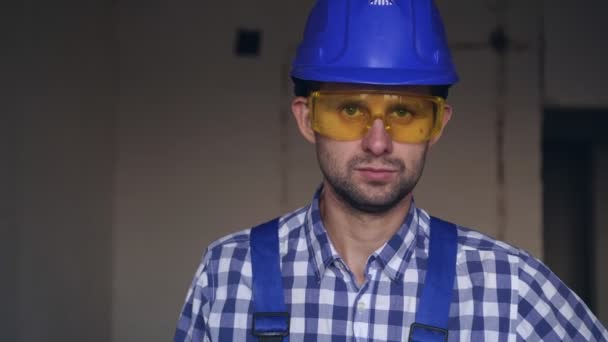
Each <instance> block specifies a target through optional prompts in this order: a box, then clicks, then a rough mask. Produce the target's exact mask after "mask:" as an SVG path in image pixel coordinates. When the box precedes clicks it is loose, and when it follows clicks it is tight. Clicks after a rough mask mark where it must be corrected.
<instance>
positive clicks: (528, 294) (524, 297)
mask: <svg viewBox="0 0 608 342" xmlns="http://www.w3.org/2000/svg"><path fill="white" fill-rule="evenodd" d="M518 291H519V303H518V320H517V321H518V324H517V327H516V329H517V337H518V340H519V341H608V333H607V332H606V329H605V328H604V327H603V326H602V324H601V323H600V322H599V320H598V319H597V318H596V317H595V316H594V315H593V313H592V312H591V311H590V310H589V308H588V307H587V306H586V305H585V303H584V302H583V301H582V300H581V299H580V298H579V297H578V296H577V295H576V294H575V293H574V292H573V291H572V290H570V289H569V288H568V287H567V286H566V285H565V284H564V283H563V282H562V281H561V280H560V279H559V278H558V277H557V276H556V275H555V274H554V273H553V272H552V271H551V270H550V269H549V268H548V267H547V266H545V265H544V264H543V263H542V262H540V261H539V260H537V259H535V258H534V257H532V256H530V255H524V256H523V257H522V261H521V264H520V268H519V286H518Z"/></svg>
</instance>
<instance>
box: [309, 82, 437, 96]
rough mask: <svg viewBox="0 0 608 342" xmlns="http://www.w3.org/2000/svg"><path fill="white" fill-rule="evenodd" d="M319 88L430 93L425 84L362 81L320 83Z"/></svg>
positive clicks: (429, 88)
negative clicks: (390, 83)
mask: <svg viewBox="0 0 608 342" xmlns="http://www.w3.org/2000/svg"><path fill="white" fill-rule="evenodd" d="M320 90H349V91H357V90H360V91H362V92H363V91H366V90H374V91H386V92H393V91H404V92H413V93H421V94H430V91H431V87H430V86H426V85H378V84H362V83H322V84H321V88H320Z"/></svg>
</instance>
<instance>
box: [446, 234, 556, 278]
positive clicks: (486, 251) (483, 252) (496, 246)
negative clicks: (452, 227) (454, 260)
mask: <svg viewBox="0 0 608 342" xmlns="http://www.w3.org/2000/svg"><path fill="white" fill-rule="evenodd" d="M456 227H457V229H458V252H459V253H461V254H462V255H463V260H462V261H463V262H469V261H470V260H472V259H473V260H479V261H487V262H503V261H504V262H506V263H508V264H510V265H511V267H510V271H511V272H513V273H520V272H522V271H528V272H532V273H534V271H541V270H542V271H543V272H546V271H545V269H546V266H545V265H544V264H543V263H542V262H541V261H540V260H539V259H538V258H537V257H535V256H533V255H532V254H531V253H530V252H528V251H526V250H525V249H522V248H519V247H517V246H515V245H512V244H510V243H507V242H505V241H502V240H499V239H496V238H494V237H492V236H490V235H488V234H485V233H482V232H480V231H478V230H476V229H473V228H469V227H465V226H461V225H456Z"/></svg>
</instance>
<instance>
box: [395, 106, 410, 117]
mask: <svg viewBox="0 0 608 342" xmlns="http://www.w3.org/2000/svg"><path fill="white" fill-rule="evenodd" d="M393 115H394V116H396V117H398V118H405V117H407V116H411V115H412V112H410V111H409V110H407V109H405V108H396V109H394V110H393Z"/></svg>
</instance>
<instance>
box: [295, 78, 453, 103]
mask: <svg viewBox="0 0 608 342" xmlns="http://www.w3.org/2000/svg"><path fill="white" fill-rule="evenodd" d="M291 79H292V80H293V93H294V95H295V96H302V97H308V96H310V93H312V92H313V91H317V90H319V89H321V85H322V84H323V82H317V81H307V80H302V79H299V78H295V77H292V78H291ZM449 89H450V85H449V84H446V85H432V86H431V95H433V96H439V97H443V98H444V99H447V98H448V92H449Z"/></svg>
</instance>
